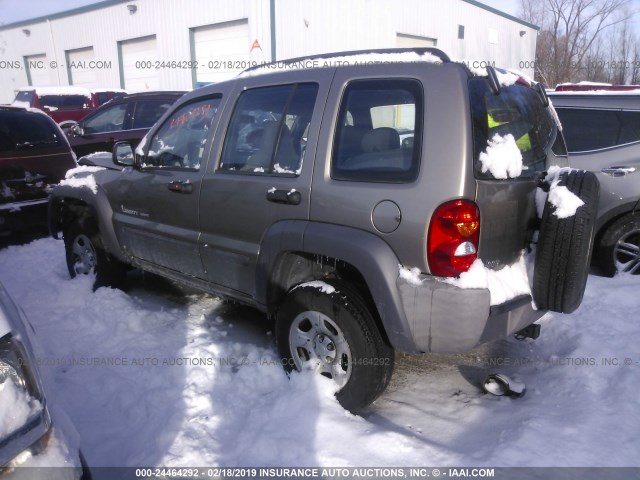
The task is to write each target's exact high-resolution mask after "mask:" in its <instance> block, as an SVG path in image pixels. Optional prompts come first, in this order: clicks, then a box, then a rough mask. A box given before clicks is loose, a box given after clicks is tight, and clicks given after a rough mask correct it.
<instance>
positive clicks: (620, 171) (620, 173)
mask: <svg viewBox="0 0 640 480" xmlns="http://www.w3.org/2000/svg"><path fill="white" fill-rule="evenodd" d="M635 171H636V167H617V166H616V167H607V168H603V169H602V170H601V172H602V173H606V174H607V175H611V176H612V177H624V176H625V175H626V174H628V173H633V172H635Z"/></svg>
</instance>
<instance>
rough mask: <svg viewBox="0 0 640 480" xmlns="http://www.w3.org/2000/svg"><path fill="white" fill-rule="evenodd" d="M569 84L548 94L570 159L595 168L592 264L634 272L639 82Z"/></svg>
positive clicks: (609, 271) (639, 216)
mask: <svg viewBox="0 0 640 480" xmlns="http://www.w3.org/2000/svg"><path fill="white" fill-rule="evenodd" d="M579 86H580V85H578V87H579ZM570 87H571V86H564V87H563V89H562V90H561V91H558V92H552V93H550V94H549V96H550V97H551V98H552V99H553V104H554V105H555V107H556V111H557V112H558V116H559V117H560V120H561V121H562V126H563V131H564V135H565V138H566V141H567V148H568V150H569V154H570V155H569V163H570V164H571V166H572V167H574V168H581V169H586V170H590V171H592V172H594V173H595V174H596V175H597V177H598V179H599V181H600V185H601V194H600V204H599V207H598V219H597V226H596V229H597V236H596V241H595V251H594V260H595V263H596V266H597V267H599V269H600V271H601V272H602V273H604V274H605V275H608V276H613V275H614V274H616V273H619V272H626V273H630V274H635V275H638V274H640V90H638V88H640V87H637V86H635V90H633V89H632V88H627V90H628V91H622V88H623V87H624V86H608V87H607V86H591V89H592V90H593V89H595V90H597V91H591V92H589V91H585V90H584V88H582V89H580V90H573V91H572V90H570V89H569V88H570ZM627 87H629V86H627ZM571 88H576V87H571Z"/></svg>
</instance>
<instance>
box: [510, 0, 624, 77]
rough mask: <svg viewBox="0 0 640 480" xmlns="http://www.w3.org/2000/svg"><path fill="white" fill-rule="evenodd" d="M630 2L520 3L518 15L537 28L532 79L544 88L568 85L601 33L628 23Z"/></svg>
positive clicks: (536, 0) (530, 0)
mask: <svg viewBox="0 0 640 480" xmlns="http://www.w3.org/2000/svg"><path fill="white" fill-rule="evenodd" d="M630 3H631V0H520V6H521V9H520V15H521V16H522V18H524V19H525V20H527V21H529V22H531V23H534V24H537V25H539V26H540V35H539V37H538V46H537V49H536V75H537V77H538V78H539V79H540V80H542V81H544V82H545V83H546V84H547V85H550V86H553V85H556V84H558V83H563V82H568V81H572V80H573V79H574V78H575V77H576V76H577V74H578V73H579V72H581V71H584V70H585V67H588V65H585V62H586V61H587V58H589V57H593V50H594V49H596V48H595V47H599V45H598V44H597V42H598V41H600V40H601V38H602V33H603V32H605V31H607V30H608V29H610V28H611V27H613V26H615V25H618V24H619V23H621V22H624V21H625V20H627V19H629V18H630V17H631V14H630V13H629V6H630Z"/></svg>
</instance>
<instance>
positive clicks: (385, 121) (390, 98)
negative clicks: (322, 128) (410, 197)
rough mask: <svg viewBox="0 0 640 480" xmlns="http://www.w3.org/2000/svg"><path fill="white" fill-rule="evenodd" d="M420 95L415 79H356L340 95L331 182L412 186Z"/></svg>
mask: <svg viewBox="0 0 640 480" xmlns="http://www.w3.org/2000/svg"><path fill="white" fill-rule="evenodd" d="M422 116H423V94H422V85H421V84H420V83H419V82H418V81H416V80H402V79H390V80H386V79H384V80H358V81H354V82H351V83H350V84H349V85H348V86H347V88H346V90H345V93H344V96H343V98H342V103H341V105H340V112H339V114H338V121H337V128H336V134H335V139H334V143H333V155H332V162H331V178H333V179H336V180H351V181H360V182H388V183H402V182H410V181H413V180H415V179H416V177H417V176H418V170H419V165H420V150H421V143H422Z"/></svg>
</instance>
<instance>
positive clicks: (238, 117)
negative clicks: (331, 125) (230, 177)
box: [219, 83, 318, 176]
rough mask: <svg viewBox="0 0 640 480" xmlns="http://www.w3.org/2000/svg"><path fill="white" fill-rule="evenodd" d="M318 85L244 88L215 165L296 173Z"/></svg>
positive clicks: (235, 169)
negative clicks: (219, 159) (217, 162)
mask: <svg viewBox="0 0 640 480" xmlns="http://www.w3.org/2000/svg"><path fill="white" fill-rule="evenodd" d="M317 94H318V85H317V84H315V83H305V84H295V85H279V86H275V87H264V88H256V89H252V90H248V91H246V92H244V93H243V94H242V95H241V96H240V99H239V100H238V103H237V105H236V108H235V110H234V112H233V116H232V118H231V122H230V125H229V130H228V132H227V136H226V138H225V142H224V148H223V151H222V159H221V161H220V167H219V171H228V172H229V171H233V172H245V173H252V174H267V175H289V176H295V175H299V174H300V170H301V168H302V160H303V157H304V151H305V146H306V140H307V137H306V135H307V130H308V127H309V123H310V122H311V116H312V114H313V106H314V105H315V101H316V96H317Z"/></svg>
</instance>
